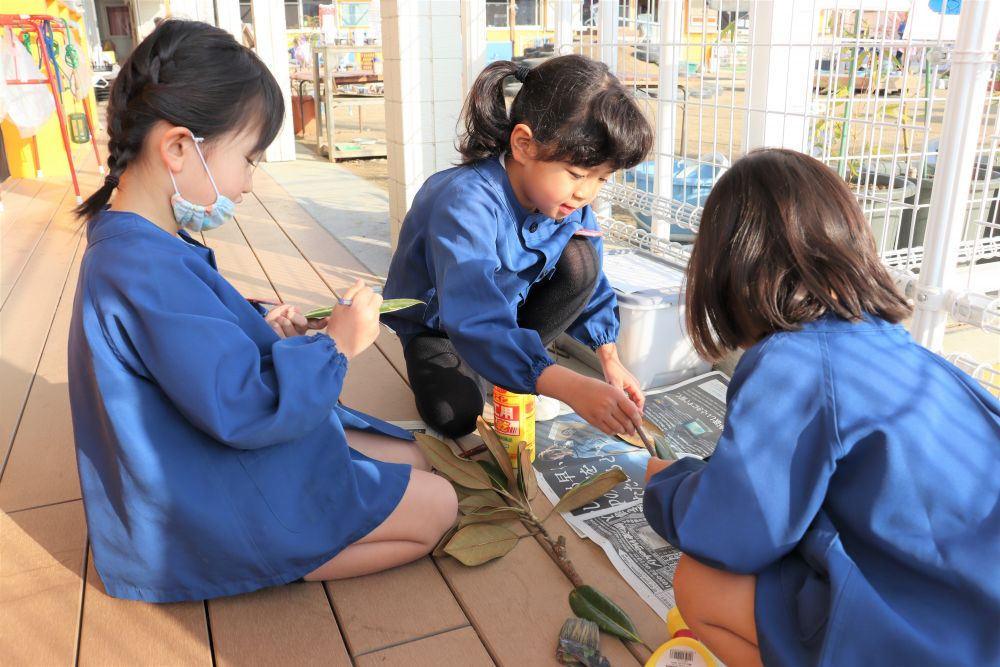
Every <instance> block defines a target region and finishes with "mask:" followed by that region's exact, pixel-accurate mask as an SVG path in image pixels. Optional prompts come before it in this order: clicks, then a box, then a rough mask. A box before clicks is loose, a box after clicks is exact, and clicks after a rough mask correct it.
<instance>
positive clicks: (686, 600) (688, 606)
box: [674, 554, 701, 625]
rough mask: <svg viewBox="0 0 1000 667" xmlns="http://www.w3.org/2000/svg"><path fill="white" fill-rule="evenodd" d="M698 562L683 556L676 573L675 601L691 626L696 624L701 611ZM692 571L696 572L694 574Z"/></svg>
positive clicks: (685, 555)
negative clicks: (693, 623)
mask: <svg viewBox="0 0 1000 667" xmlns="http://www.w3.org/2000/svg"><path fill="white" fill-rule="evenodd" d="M699 565H700V563H698V561H696V560H694V559H693V558H691V556H688V555H687V554H681V559H680V561H678V562H677V569H676V570H675V571H674V600H675V601H676V603H677V609H679V610H680V612H681V616H682V617H684V620H685V621H686V622H687V623H688V625H690V624H691V623H692V622H696V618H695V617H696V616H697V615H698V614H699V612H700V611H701V610H700V608H699V599H698V585H697V581H696V579H697V568H698V566H699ZM692 570H695V571H694V572H692Z"/></svg>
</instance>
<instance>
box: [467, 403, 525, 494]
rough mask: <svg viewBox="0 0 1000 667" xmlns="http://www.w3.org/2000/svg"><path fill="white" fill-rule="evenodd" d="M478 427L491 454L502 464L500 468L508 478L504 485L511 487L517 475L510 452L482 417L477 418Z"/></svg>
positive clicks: (480, 435)
mask: <svg viewBox="0 0 1000 667" xmlns="http://www.w3.org/2000/svg"><path fill="white" fill-rule="evenodd" d="M476 428H477V429H478V430H479V437H481V438H482V439H483V442H485V443H486V448H487V449H488V450H490V454H492V455H493V459H494V460H495V461H496V463H497V465H498V466H500V470H502V471H503V474H504V476H505V477H506V479H507V484H504V486H507V487H509V486H510V484H511V483H512V482H514V480H515V479H517V477H516V476H515V475H514V466H512V465H511V464H510V454H508V453H507V448H506V447H504V446H503V445H502V444H501V443H500V440H499V438H497V434H496V431H494V430H493V428H492V427H491V426H490V425H489V424H487V423H486V420H485V419H483V418H482V417H479V418H478V419H476Z"/></svg>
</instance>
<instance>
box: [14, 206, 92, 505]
mask: <svg viewBox="0 0 1000 667" xmlns="http://www.w3.org/2000/svg"><path fill="white" fill-rule="evenodd" d="M70 199H72V198H70ZM82 258H83V249H82V247H81V248H80V249H79V251H78V252H77V254H76V257H75V259H74V261H73V264H72V265H71V266H70V270H69V273H68V275H67V278H66V283H65V287H64V288H63V292H62V298H61V299H60V301H59V304H58V306H57V308H56V314H55V318H54V319H53V320H52V327H51V328H50V329H49V331H48V334H47V339H46V340H45V347H44V349H43V350H42V357H41V360H40V361H39V364H38V371H37V372H36V374H35V378H34V382H33V383H32V384H31V389H30V391H29V393H28V397H27V400H26V402H25V407H24V412H23V413H22V416H21V422H20V424H19V425H18V428H17V433H16V434H15V435H14V442H13V444H12V446H11V450H10V456H9V457H8V459H7V465H6V466H5V467H4V469H3V474H2V477H0V508H2V509H3V510H4V511H7V512H12V511H15V510H19V509H25V508H28V507H38V506H41V505H49V504H52V503H58V502H64V501H67V500H76V499H78V498H80V481H79V476H78V473H77V468H76V451H75V447H74V443H73V419H72V415H71V414H70V406H69V392H68V386H67V383H68V375H67V370H66V366H67V363H66V361H67V360H66V346H67V344H68V340H69V324H70V319H71V317H72V315H73V296H74V294H75V291H76V284H77V278H78V274H79V271H80V262H81V260H82ZM46 319H47V318H46Z"/></svg>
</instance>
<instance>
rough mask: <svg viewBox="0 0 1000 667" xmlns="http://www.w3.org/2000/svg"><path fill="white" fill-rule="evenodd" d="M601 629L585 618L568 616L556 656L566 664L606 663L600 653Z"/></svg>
mask: <svg viewBox="0 0 1000 667" xmlns="http://www.w3.org/2000/svg"><path fill="white" fill-rule="evenodd" d="M600 642H601V631H600V628H598V627H597V624H596V623H594V622H593V621H588V620H586V619H583V618H567V619H566V622H565V623H563V626H562V630H560V631H559V647H558V648H557V649H556V658H557V659H558V660H559V662H561V663H562V664H564V665H581V664H582V665H606V664H607V662H606V661H605V659H604V658H603V656H601V653H600V649H599V647H600Z"/></svg>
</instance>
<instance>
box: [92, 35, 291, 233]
mask: <svg viewBox="0 0 1000 667" xmlns="http://www.w3.org/2000/svg"><path fill="white" fill-rule="evenodd" d="M284 108H285V107H284V101H283V100H282V97H281V88H280V87H279V86H278V83H277V81H275V80H274V76H272V75H271V72H270V71H269V70H268V69H267V66H266V65H264V63H263V62H262V61H261V60H260V58H258V57H257V56H256V55H255V54H254V52H253V51H251V50H250V49H248V48H246V47H245V46H243V45H242V44H238V43H237V42H236V40H235V39H233V36H232V35H230V34H229V33H228V32H226V31H225V30H220V29H219V28H216V27H214V26H210V25H208V24H207V23H201V22H198V21H183V20H177V19H168V20H165V21H161V22H160V23H159V24H158V25H157V26H156V29H155V30H153V32H151V33H150V34H149V36H148V37H146V39H144V40H142V42H140V43H139V46H137V47H136V49H135V51H133V52H132V55H130V56H129V57H128V59H127V60H126V61H125V63H124V64H123V65H122V69H121V72H120V73H119V74H118V77H117V78H116V79H115V82H114V84H113V85H112V86H111V97H110V100H109V102H108V137H109V139H108V169H109V171H110V173H109V177H111V178H109V179H108V180H106V181H105V182H104V185H103V186H102V187H101V188H100V189H99V190H97V191H96V192H95V193H94V194H92V195H91V196H90V198H89V199H87V200H86V201H85V202H84V203H82V204H80V205H79V206H78V207H77V208H76V214H77V215H78V216H79V217H81V218H83V219H88V218H91V217H93V216H94V215H96V214H97V213H98V212H100V211H101V210H102V209H103V208H104V207H105V206H106V205H107V203H108V200H109V199H111V193H112V192H113V191H114V189H115V185H116V182H117V178H118V176H120V175H121V174H122V172H124V171H125V168H126V167H127V166H128V164H129V163H130V162H132V160H134V159H136V158H137V157H138V156H139V155H140V154H141V152H142V145H143V142H144V141H145V139H146V135H147V134H149V131H150V129H151V128H152V127H153V125H154V124H155V123H156V122H157V121H158V120H165V121H167V122H168V123H171V124H173V125H177V126H179V127H186V128H187V129H189V130H191V131H192V132H193V133H194V134H195V135H196V136H199V137H204V139H205V142H206V145H208V144H211V141H212V139H215V138H218V137H219V136H221V135H223V134H226V133H227V132H231V131H234V130H240V129H242V128H246V127H254V128H255V129H256V130H257V135H258V139H257V143H256V145H255V146H254V152H255V153H256V152H260V151H262V150H264V149H265V148H267V146H268V145H270V143H271V142H272V141H274V138H275V137H276V136H278V131H279V130H280V129H281V123H282V120H283V118H284Z"/></svg>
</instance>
